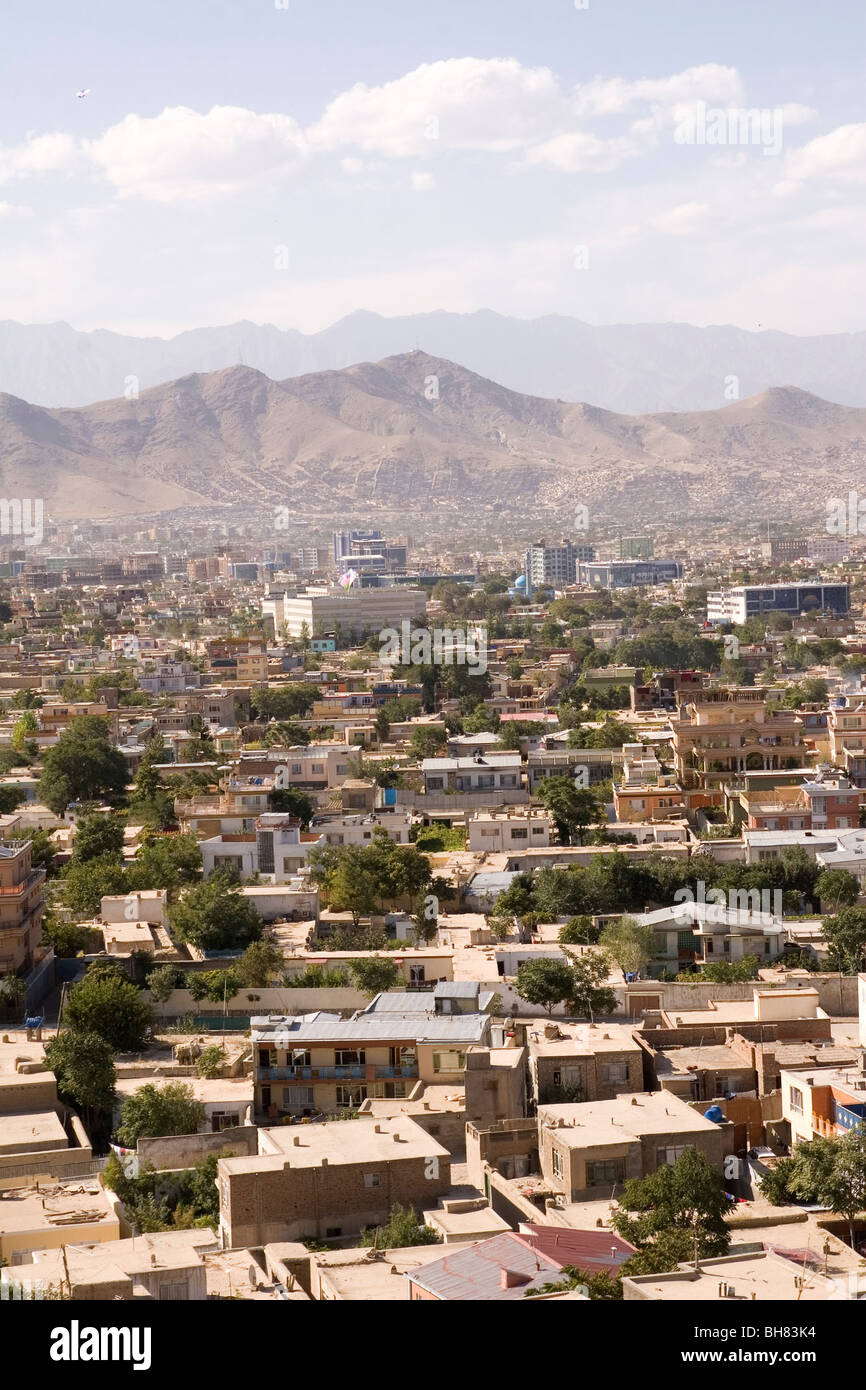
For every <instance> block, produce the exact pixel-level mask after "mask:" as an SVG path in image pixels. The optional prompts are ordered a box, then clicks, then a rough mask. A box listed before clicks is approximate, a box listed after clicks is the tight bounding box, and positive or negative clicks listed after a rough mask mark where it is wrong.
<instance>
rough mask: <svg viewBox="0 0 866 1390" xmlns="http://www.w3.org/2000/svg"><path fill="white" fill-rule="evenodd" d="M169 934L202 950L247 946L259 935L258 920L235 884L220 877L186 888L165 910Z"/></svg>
mask: <svg viewBox="0 0 866 1390" xmlns="http://www.w3.org/2000/svg"><path fill="white" fill-rule="evenodd" d="M168 920H169V925H170V927H171V930H172V932H173V933H174V934H175V936H176V937H177V938H178V939H179V940H180V941H187V942H190V943H191V944H192V945H193V946H198V947H199V948H200V949H201V950H203V951H219V950H227V949H229V948H231V947H233V946H247V945H248V944H249V943H250V942H251V941H257V940H258V939H259V937H260V936H261V934H262V919H261V917H260V916H259V913H258V912H257V911H256V908H255V907H254V905H253V904H252V903H251V902H250V901H249V899H247V898H245V897H244V896H243V895H242V893H241V891H240V888H239V887H238V885H237V884H235V883H231V882H230V881H229V880H227V879H226V878H225V877H224V876H223V875H222V874H218V873H214V874H211V876H210V878H208V879H205V881H204V882H203V883H196V884H194V885H193V886H192V887H191V888H187V889H186V891H185V892H184V894H183V896H182V897H181V898H180V899H179V900H178V901H177V902H176V903H174V904H173V905H172V906H171V907H170V908H169V910H168Z"/></svg>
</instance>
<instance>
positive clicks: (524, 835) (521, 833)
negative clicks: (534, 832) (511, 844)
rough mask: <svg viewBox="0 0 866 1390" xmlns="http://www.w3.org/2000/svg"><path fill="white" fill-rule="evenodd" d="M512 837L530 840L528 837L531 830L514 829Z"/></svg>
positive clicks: (513, 838)
mask: <svg viewBox="0 0 866 1390" xmlns="http://www.w3.org/2000/svg"><path fill="white" fill-rule="evenodd" d="M511 838H512V840H528V839H529V831H528V830H512V832H511Z"/></svg>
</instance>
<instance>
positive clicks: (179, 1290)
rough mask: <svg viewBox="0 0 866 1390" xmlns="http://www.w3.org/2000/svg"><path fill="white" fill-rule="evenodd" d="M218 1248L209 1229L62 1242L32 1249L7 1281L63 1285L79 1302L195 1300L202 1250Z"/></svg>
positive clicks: (202, 1283)
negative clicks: (62, 1246)
mask: <svg viewBox="0 0 866 1390" xmlns="http://www.w3.org/2000/svg"><path fill="white" fill-rule="evenodd" d="M218 1248H219V1247H218V1243H217V1237H216V1234H215V1233H214V1232H213V1231H210V1230H203V1231H202V1230H194V1231H157V1232H154V1233H153V1234H151V1235H139V1236H136V1237H135V1238H134V1239H132V1240H108V1241H100V1242H98V1243H96V1244H87V1245H85V1244H74V1245H67V1246H66V1247H65V1250H64V1251H60V1250H56V1249H50V1250H35V1251H34V1252H33V1254H32V1260H31V1262H28V1263H25V1264H19V1265H17V1266H16V1268H15V1272H14V1274H10V1277H9V1279H8V1282H9V1283H12V1284H13V1285H19V1286H20V1287H21V1289H22V1290H23V1291H26V1290H30V1289H32V1290H33V1292H34V1294H36V1295H37V1296H38V1293H39V1290H40V1287H44V1286H45V1285H48V1286H50V1287H51V1288H52V1289H62V1290H63V1292H64V1293H66V1294H68V1295H69V1297H70V1298H71V1299H72V1300H73V1301H75V1302H78V1303H91V1302H101V1303H107V1302H114V1301H115V1300H117V1299H121V1300H123V1301H125V1302H128V1301H130V1300H133V1301H134V1300H138V1299H148V1300H154V1299H155V1300H157V1301H158V1302H161V1303H166V1302H168V1303H195V1302H199V1303H200V1302H203V1301H204V1300H205V1299H206V1298H207V1296H208V1289H207V1277H206V1267H205V1261H204V1254H205V1253H206V1252H209V1251H215V1250H217V1249H218ZM0 1278H2V1275H0Z"/></svg>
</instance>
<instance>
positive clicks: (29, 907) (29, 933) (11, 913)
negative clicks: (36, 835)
mask: <svg viewBox="0 0 866 1390" xmlns="http://www.w3.org/2000/svg"><path fill="white" fill-rule="evenodd" d="M44 892H45V870H44V869H34V868H33V863H32V845H31V843H30V841H29V840H26V841H23V842H22V843H21V844H16V845H0V976H3V975H21V976H26V975H28V974H29V973H30V971H31V970H32V969H33V966H34V965H35V963H36V960H37V953H38V949H39V945H40V943H41V941H42V918H43V917H44V915H45V906H44Z"/></svg>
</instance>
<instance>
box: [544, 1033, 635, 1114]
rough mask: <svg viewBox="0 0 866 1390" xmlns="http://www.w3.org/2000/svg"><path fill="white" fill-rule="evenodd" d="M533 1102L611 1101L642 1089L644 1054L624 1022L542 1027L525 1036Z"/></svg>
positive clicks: (546, 1103) (545, 1103)
mask: <svg viewBox="0 0 866 1390" xmlns="http://www.w3.org/2000/svg"><path fill="white" fill-rule="evenodd" d="M527 1048H528V1051H529V1074H530V1083H531V1087H532V1094H533V1096H534V1098H535V1100H536V1102H537V1103H538V1104H541V1105H548V1104H554V1103H556V1102H564V1101H596V1100H611V1099H613V1098H614V1097H616V1096H618V1095H621V1094H623V1092H634V1091H639V1090H641V1088H642V1087H643V1051H642V1049H641V1047H640V1044H639V1043H637V1042H636V1041H635V1039H634V1037H633V1036H632V1028H631V1027H630V1026H629V1025H628V1024H623V1023H605V1024H592V1023H554V1022H552V1021H551V1022H548V1023H542V1024H539V1025H538V1026H534V1027H532V1028H530V1030H529V1032H528V1034H527Z"/></svg>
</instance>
